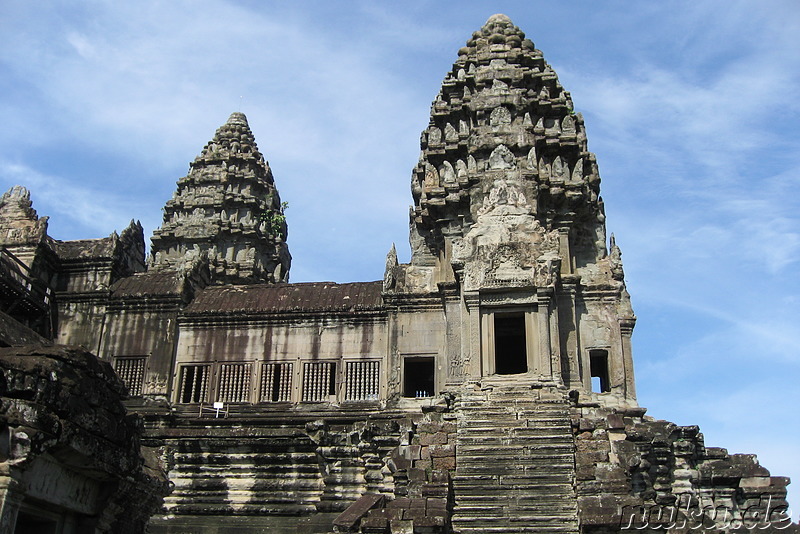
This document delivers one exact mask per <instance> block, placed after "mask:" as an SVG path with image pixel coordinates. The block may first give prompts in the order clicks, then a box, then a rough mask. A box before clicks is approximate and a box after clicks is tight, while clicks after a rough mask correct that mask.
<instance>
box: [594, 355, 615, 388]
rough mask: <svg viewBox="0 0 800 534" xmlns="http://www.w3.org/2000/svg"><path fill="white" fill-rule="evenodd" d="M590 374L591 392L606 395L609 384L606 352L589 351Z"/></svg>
mask: <svg viewBox="0 0 800 534" xmlns="http://www.w3.org/2000/svg"><path fill="white" fill-rule="evenodd" d="M589 366H590V368H591V369H590V374H591V375H592V391H594V392H595V393H608V392H609V391H611V384H610V382H609V375H608V351H607V350H590V351H589Z"/></svg>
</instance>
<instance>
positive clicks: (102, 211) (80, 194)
mask: <svg viewBox="0 0 800 534" xmlns="http://www.w3.org/2000/svg"><path fill="white" fill-rule="evenodd" d="M0 184H3V187H4V188H5V189H10V188H11V187H12V186H14V185H23V186H26V187H28V188H29V189H31V190H32V195H31V200H32V201H33V207H34V209H36V208H37V206H38V207H39V216H43V215H47V216H50V217H51V222H50V225H49V227H50V228H49V233H50V235H51V236H52V237H56V238H59V237H61V236H62V235H64V234H67V235H68V234H70V233H72V232H75V231H76V230H78V231H83V232H86V231H88V232H91V233H92V234H93V235H94V236H95V237H100V236H105V235H109V234H110V233H111V232H112V231H113V230H117V231H120V230H122V229H123V228H125V227H127V226H128V223H129V222H130V221H131V219H135V218H136V212H137V211H141V210H142V208H143V206H141V205H140V204H138V203H136V202H131V200H130V199H129V198H126V197H123V196H121V195H117V194H115V193H114V192H113V191H102V190H101V191H98V190H97V189H96V188H95V187H83V186H79V185H76V184H74V183H72V182H71V181H69V180H65V179H64V178H63V177H60V176H52V175H44V174H41V173H39V172H37V171H35V170H33V169H31V168H29V167H27V166H26V165H23V164H18V163H9V162H6V161H3V160H0ZM41 205H46V206H47V212H46V213H44V212H42V211H41Z"/></svg>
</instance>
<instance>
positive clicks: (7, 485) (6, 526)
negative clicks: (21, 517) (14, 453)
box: [0, 464, 23, 533]
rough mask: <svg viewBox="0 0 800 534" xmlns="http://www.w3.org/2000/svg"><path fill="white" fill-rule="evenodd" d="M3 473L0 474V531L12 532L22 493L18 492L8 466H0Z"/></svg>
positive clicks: (18, 489) (16, 484) (17, 486)
mask: <svg viewBox="0 0 800 534" xmlns="http://www.w3.org/2000/svg"><path fill="white" fill-rule="evenodd" d="M0 469H2V471H5V474H3V475H2V476H0V532H9V533H10V532H14V527H15V526H16V524H17V514H18V513H19V507H20V505H21V504H22V500H23V495H22V493H21V492H20V488H19V482H17V481H16V480H15V479H14V478H13V476H12V474H11V473H9V466H8V464H5V465H4V466H2V467H0Z"/></svg>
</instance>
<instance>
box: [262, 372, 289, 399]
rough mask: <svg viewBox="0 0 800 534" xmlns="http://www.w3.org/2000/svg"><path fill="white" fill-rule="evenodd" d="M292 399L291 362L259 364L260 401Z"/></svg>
mask: <svg viewBox="0 0 800 534" xmlns="http://www.w3.org/2000/svg"><path fill="white" fill-rule="evenodd" d="M291 399H292V364H291V363H265V364H264V365H262V366H261V397H260V398H259V400H260V401H261V402H289V401H290V400H291Z"/></svg>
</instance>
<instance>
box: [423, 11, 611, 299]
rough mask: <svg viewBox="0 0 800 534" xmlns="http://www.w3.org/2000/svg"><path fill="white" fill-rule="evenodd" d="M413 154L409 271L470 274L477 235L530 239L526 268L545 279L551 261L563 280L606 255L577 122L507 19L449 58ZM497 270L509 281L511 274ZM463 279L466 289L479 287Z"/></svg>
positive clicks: (551, 76)
mask: <svg viewBox="0 0 800 534" xmlns="http://www.w3.org/2000/svg"><path fill="white" fill-rule="evenodd" d="M421 145H422V156H421V158H420V162H419V164H418V165H417V166H416V168H415V170H414V173H413V178H412V194H413V198H414V207H413V209H412V213H411V217H412V236H411V238H412V250H413V255H414V259H413V263H414V264H417V265H424V264H431V263H432V262H434V261H435V260H436V258H439V259H440V260H444V261H445V262H446V261H447V259H449V260H450V262H452V264H453V266H454V268H455V270H456V273H458V272H459V270H460V269H462V268H466V269H467V270H469V266H468V265H466V263H469V259H470V258H469V256H475V255H476V254H477V255H481V252H480V250H478V249H476V248H475V247H478V248H481V246H482V245H481V243H480V242H483V241H486V239H478V235H472V236H469V235H468V234H469V233H470V229H473V234H475V232H474V230H475V227H476V226H482V227H485V228H487V229H488V228H490V227H491V228H493V230H494V231H498V232H500V233H501V234H504V235H507V236H510V237H511V241H514V240H515V238H514V236H515V235H521V233H522V232H528V233H531V232H533V233H534V234H536V236H537V237H536V240H537V242H538V244H536V246H535V248H536V251H535V252H536V253H537V254H536V255H537V258H533V259H539V260H541V259H542V258H544V257H547V258H548V262H549V263H548V265H549V266H548V267H546V268H545V269H552V268H554V262H555V263H558V262H559V261H560V263H561V265H560V266H558V268H559V269H560V271H561V272H562V273H571V272H573V270H574V269H575V268H576V267H580V266H584V265H587V264H589V263H593V262H595V261H597V260H599V259H601V258H603V257H604V256H605V254H606V247H605V225H604V220H605V217H604V215H603V206H602V201H601V200H600V197H599V191H600V189H599V185H600V177H599V174H598V172H597V165H596V163H595V156H594V154H592V153H590V152H589V151H588V149H587V145H586V134H585V130H584V125H583V119H582V117H581V115H580V114H576V113H575V111H574V109H573V105H572V100H571V98H570V94H569V93H568V92H567V91H565V90H564V88H563V87H562V86H561V84H560V83H559V81H558V77H557V76H556V73H555V72H554V71H553V69H552V68H551V67H550V65H548V64H547V62H545V60H544V59H543V57H542V53H541V52H540V51H539V50H537V49H536V48H535V47H534V45H533V43H532V42H531V41H530V40H529V39H526V38H525V34H524V33H523V32H522V31H520V29H519V28H518V27H516V26H515V25H514V24H513V23H512V22H511V20H509V18H508V17H506V16H505V15H493V16H492V17H490V18H489V20H488V21H487V22H486V24H485V25H484V26H483V28H481V30H480V31H477V32H475V33H474V34H473V36H472V39H470V40H469V41H468V42H467V45H466V46H465V47H463V48H461V50H459V57H458V59H457V60H456V62H455V64H454V65H453V69H452V71H451V72H450V73H449V74H448V75H447V77H446V78H445V80H444V82H443V84H442V88H441V91H440V92H439V94H438V96H437V97H436V100H435V101H434V103H433V105H432V109H431V120H430V124H429V126H428V128H427V129H426V130H425V131H424V132H423V134H422V139H421ZM485 233H486V232H485V231H484V232H483V234H485ZM483 234H481V235H483ZM503 240H505V241H506V242H507V243H508V242H509V240H508V239H507V238H503ZM448 242H449V243H450V245H452V252H451V250H450V245H448V244H447V243H448ZM522 245H523V247H522V249H531V246H533V243H527V244H524V243H523V244H522ZM497 252H500V253H503V254H505V255H509V254H511V255H512V256H513V255H514V254H515V253H514V252H512V251H510V250H506V251H505V252H504V251H498V250H493V253H497ZM521 252H523V255H524V254H525V252H534V251H533V250H521ZM483 259H484V260H485V259H489V258H483ZM495 259H496V258H495ZM507 259H508V260H509V261H511V262H512V263H514V262H517V263H518V260H519V259H514V258H507ZM506 267H509V266H506ZM522 267H524V266H522ZM504 270H505V271H508V272H507V273H506V275H508V276H511V277H512V278H516V276H512V275H513V273H512V272H511V271H513V270H514V269H513V268H512V269H510V270H509V268H505V269H504ZM519 274H521V273H517V275H519ZM473 275H474V276H473ZM529 275H530V276H531V277H532V276H534V272H533V271H531V272H530V273H529ZM541 275H542V276H546V273H542V274H541ZM466 276H467V280H468V284H467V285H468V286H470V285H473V286H474V285H476V284H477V285H480V284H481V283H482V282H483V281H482V280H480V279H479V278H481V277H479V276H477V274H476V273H472V275H470V274H469V273H466ZM500 276H501V277H502V276H503V274H502V273H501V274H500Z"/></svg>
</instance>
